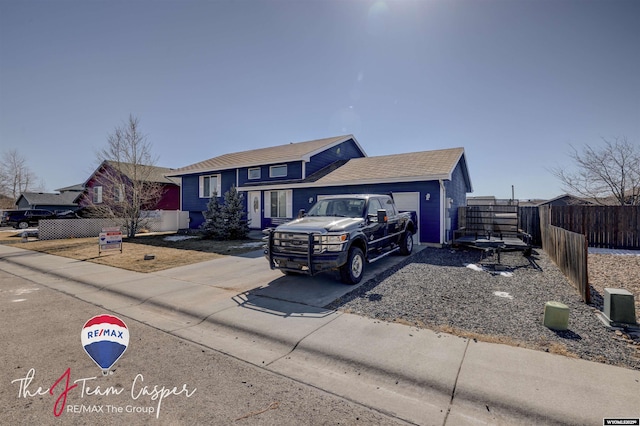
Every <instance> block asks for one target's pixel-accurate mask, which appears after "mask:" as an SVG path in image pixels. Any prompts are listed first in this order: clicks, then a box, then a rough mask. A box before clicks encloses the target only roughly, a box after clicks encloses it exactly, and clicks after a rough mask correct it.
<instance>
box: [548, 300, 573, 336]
mask: <svg viewBox="0 0 640 426" xmlns="http://www.w3.org/2000/svg"><path fill="white" fill-rule="evenodd" d="M543 324H544V326H545V327H548V328H550V329H552V330H560V331H562V330H567V329H569V307H568V306H567V305H565V304H564V303H560V302H547V303H545V305H544V320H543Z"/></svg>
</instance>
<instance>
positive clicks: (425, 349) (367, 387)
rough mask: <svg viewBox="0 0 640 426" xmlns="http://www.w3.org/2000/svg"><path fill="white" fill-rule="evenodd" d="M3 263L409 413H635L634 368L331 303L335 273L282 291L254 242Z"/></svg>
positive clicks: (8, 256) (560, 416)
mask: <svg viewBox="0 0 640 426" xmlns="http://www.w3.org/2000/svg"><path fill="white" fill-rule="evenodd" d="M397 259H402V258H397ZM396 261H400V260H396ZM372 266H373V265H372ZM0 269H2V270H4V271H6V272H9V273H12V274H15V275H18V276H21V277H23V278H26V279H29V280H31V281H32V282H34V283H37V284H40V285H43V286H47V287H50V288H53V289H57V290H59V291H62V292H64V293H67V294H70V295H73V296H75V297H77V298H79V299H82V300H85V301H88V302H90V303H93V304H96V305H98V306H102V307H104V308H105V309H107V310H109V311H113V312H115V313H117V314H120V315H123V316H126V317H130V318H133V319H135V320H138V321H141V322H144V323H146V324H149V325H152V326H154V327H157V328H160V329H163V330H165V331H167V332H169V333H171V334H174V335H176V336H179V337H182V338H185V339H187V340H191V341H193V342H197V343H199V344H202V345H205V346H207V347H210V348H212V349H216V350H218V351H220V352H223V353H226V354H229V355H231V356H234V357H236V358H239V359H242V360H245V361H247V362H250V363H252V364H255V365H258V366H261V367H263V368H265V369H267V370H271V371H274V372H276V373H279V374H282V375H285V376H288V377H291V378H293V379H295V380H299V381H300V382H304V383H307V384H310V385H312V386H316V387H318V388H321V389H324V390H326V391H328V392H331V393H334V394H336V395H340V396H342V397H345V398H347V399H350V400H352V401H356V402H359V403H362V404H364V405H366V406H369V407H372V408H374V409H376V410H379V411H382V412H385V413H388V414H390V415H393V416H395V417H397V418H399V419H402V420H405V421H407V422H410V423H415V424H425V425H427V424H436V425H443V424H451V425H459V424H483V423H487V424H507V423H508V424H513V423H522V424H532V423H536V424H537V423H548V424H555V423H557V424H594V425H596V424H602V422H603V418H605V417H606V418H639V417H640V372H639V371H634V370H629V369H625V368H619V367H612V366H607V365H604V364H599V363H593V362H588V361H583V360H576V359H571V358H566V357H562V356H559V355H552V354H547V353H543V352H538V351H532V350H527V349H522V348H514V347H510V346H505V345H498V344H489V343H483V342H476V341H473V340H468V339H463V338H459V337H456V336H453V335H448V334H444V333H435V332H433V331H431V330H427V329H418V328H414V327H408V326H403V325H399V324H391V323H386V322H381V321H377V320H374V319H370V318H364V317H360V316H356V315H351V314H346V313H343V312H339V311H333V310H328V309H324V308H322V307H320V306H325V305H326V303H324V302H325V301H326V298H325V297H322V295H321V294H319V293H320V292H319V290H318V288H319V287H318V286H322V285H324V284H322V283H323V282H326V284H327V285H328V286H331V285H335V286H336V287H335V291H338V289H340V290H341V291H343V292H345V291H348V290H350V288H346V289H345V286H344V285H341V284H340V285H339V284H336V283H334V282H333V281H331V277H328V278H319V280H320V281H313V280H311V281H310V283H311V284H310V287H309V289H311V290H310V293H311V296H309V298H307V299H299V298H298V296H296V298H295V300H300V301H302V302H303V303H296V302H292V301H289V300H283V298H286V296H287V291H285V290H286V289H287V288H292V286H289V284H290V282H289V281H287V279H289V278H290V277H283V276H282V274H281V273H280V272H279V271H271V270H269V269H268V266H267V264H266V261H265V260H264V258H262V256H260V255H259V253H254V254H253V255H247V256H243V257H240V256H229V257H225V258H222V259H216V260H212V261H208V262H203V263H200V264H196V265H190V266H185V267H181V268H176V269H171V270H167V271H162V272H158V273H152V274H142V273H136V272H130V271H124V270H121V269H117V268H112V267H108V266H104V265H98V264H94V263H90V262H81V261H76V260H73V259H67V258H63V257H58V256H52V255H47V254H42V253H37V252H32V251H28V250H23V249H21V248H17V247H13V246H6V245H0ZM375 272H376V270H375V269H373V268H372V272H370V273H375ZM378 272H380V270H378ZM306 278H308V277H306ZM369 278H370V277H369ZM298 279H300V278H298ZM314 279H315V278H314ZM322 280H325V281H322ZM298 284H299V283H298ZM339 286H341V287H339ZM326 289H327V293H331V291H330V290H332V289H331V288H330V287H327V288H326ZM332 291H333V290H332ZM322 303H324V304H322Z"/></svg>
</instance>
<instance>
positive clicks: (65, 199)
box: [20, 192, 80, 206]
mask: <svg viewBox="0 0 640 426" xmlns="http://www.w3.org/2000/svg"><path fill="white" fill-rule="evenodd" d="M79 195H80V194H79V193H77V192H65V193H62V194H53V193H47V192H23V193H22V194H21V195H20V196H21V197H24V199H25V200H27V203H29V205H30V206H43V205H50V206H75V205H76V203H75V200H76V198H77V197H78V196H79Z"/></svg>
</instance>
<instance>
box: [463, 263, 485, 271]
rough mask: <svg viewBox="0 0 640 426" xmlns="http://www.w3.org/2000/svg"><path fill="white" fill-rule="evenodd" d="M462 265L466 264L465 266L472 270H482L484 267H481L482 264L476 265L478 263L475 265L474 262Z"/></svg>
mask: <svg viewBox="0 0 640 426" xmlns="http://www.w3.org/2000/svg"><path fill="white" fill-rule="evenodd" d="M464 266H466V267H467V268H469V269H473V270H474V271H480V272H482V271H484V269H483V268H482V266H478V265H476V264H475V263H467V264H466V265H464Z"/></svg>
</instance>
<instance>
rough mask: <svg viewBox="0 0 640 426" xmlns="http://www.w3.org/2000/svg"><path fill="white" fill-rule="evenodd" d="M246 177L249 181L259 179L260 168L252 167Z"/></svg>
mask: <svg viewBox="0 0 640 426" xmlns="http://www.w3.org/2000/svg"><path fill="white" fill-rule="evenodd" d="M247 177H248V178H249V179H260V167H253V168H251V169H249V172H248V176H247Z"/></svg>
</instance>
